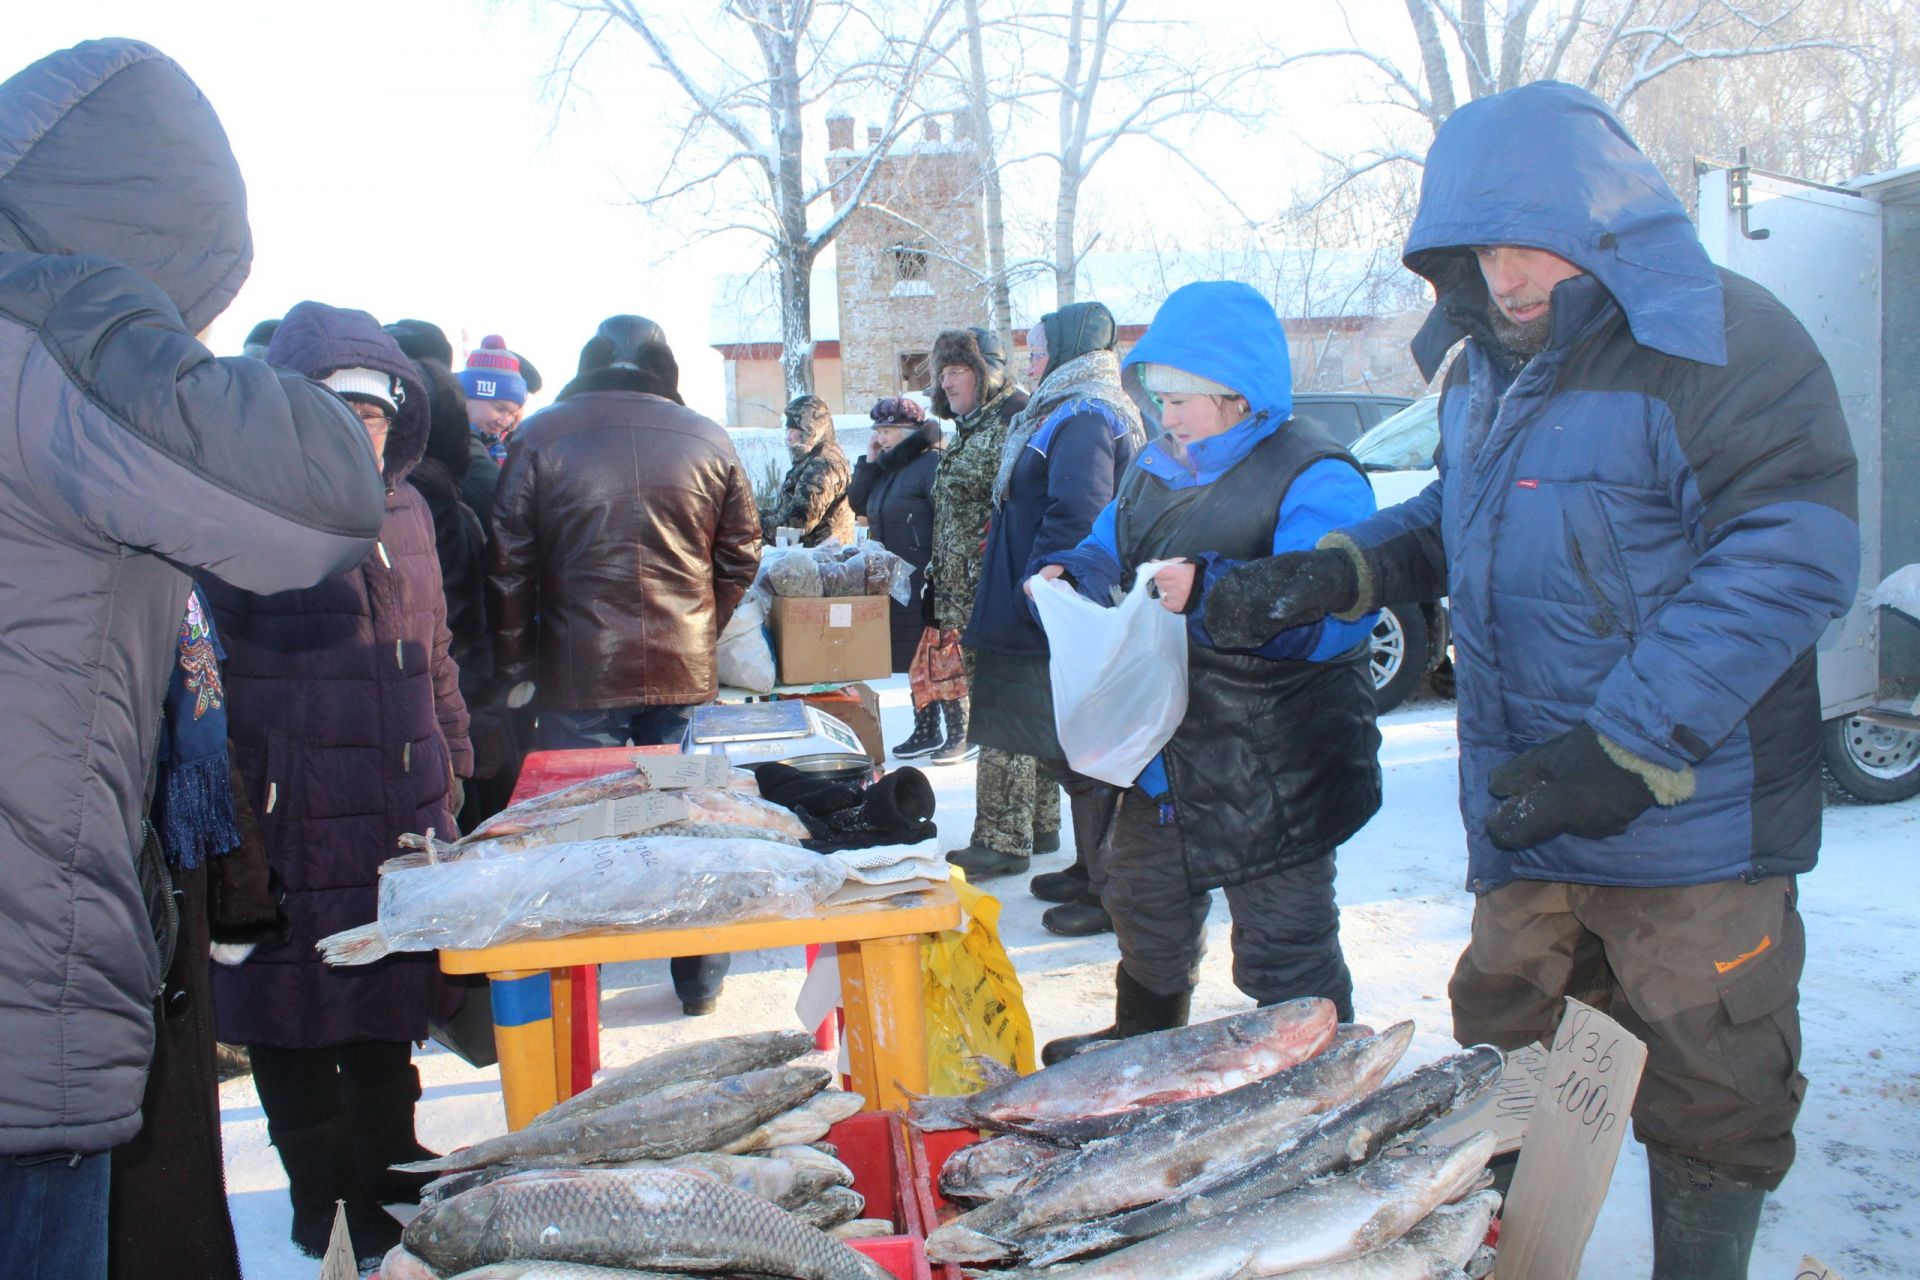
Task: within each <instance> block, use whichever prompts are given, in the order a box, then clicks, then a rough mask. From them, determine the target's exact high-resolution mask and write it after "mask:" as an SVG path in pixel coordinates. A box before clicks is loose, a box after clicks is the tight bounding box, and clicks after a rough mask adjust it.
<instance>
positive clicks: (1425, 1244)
mask: <svg viewBox="0 0 1920 1280" xmlns="http://www.w3.org/2000/svg"><path fill="white" fill-rule="evenodd" d="M1498 1212H1500V1193H1499V1192H1498V1191H1476V1192H1474V1193H1473V1194H1472V1195H1470V1196H1468V1197H1467V1198H1466V1199H1465V1200H1462V1201H1460V1202H1459V1203H1457V1204H1443V1205H1441V1206H1440V1207H1439V1208H1437V1209H1435V1210H1434V1211H1433V1212H1432V1213H1430V1214H1428V1215H1427V1216H1426V1217H1424V1218H1422V1219H1421V1220H1420V1222H1419V1223H1418V1225H1416V1226H1415V1227H1414V1228H1413V1230H1411V1231H1409V1232H1407V1234H1405V1235H1404V1236H1401V1237H1400V1238H1399V1239H1398V1240H1395V1241H1394V1242H1393V1243H1392V1244H1387V1245H1382V1246H1380V1247H1379V1248H1378V1249H1369V1250H1368V1251H1367V1252H1365V1253H1363V1254H1361V1255H1360V1256H1359V1257H1357V1258H1349V1259H1347V1260H1346V1261H1345V1262H1334V1263H1329V1264H1328V1265H1326V1266H1324V1267H1308V1268H1307V1269H1306V1270H1305V1271H1295V1272H1293V1273H1292V1274H1291V1275H1290V1276H1289V1277H1288V1280H1457V1277H1459V1276H1460V1275H1461V1274H1462V1271H1463V1269H1464V1268H1465V1267H1466V1265H1467V1263H1469V1262H1470V1261H1472V1260H1473V1255H1474V1253H1475V1251H1477V1250H1478V1249H1479V1248H1480V1243H1481V1241H1483V1240H1485V1239H1486V1238H1487V1228H1488V1227H1489V1226H1490V1225H1491V1224H1492V1222H1493V1215H1494V1214H1496V1213H1498Z"/></svg>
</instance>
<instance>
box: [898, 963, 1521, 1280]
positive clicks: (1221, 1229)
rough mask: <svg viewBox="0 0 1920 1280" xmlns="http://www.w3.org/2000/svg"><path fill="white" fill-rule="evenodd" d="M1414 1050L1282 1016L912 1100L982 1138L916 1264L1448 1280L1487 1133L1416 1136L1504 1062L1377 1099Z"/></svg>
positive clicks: (1428, 1070) (1476, 1187) (928, 1119)
mask: <svg viewBox="0 0 1920 1280" xmlns="http://www.w3.org/2000/svg"><path fill="white" fill-rule="evenodd" d="M1412 1037H1413V1024H1412V1023H1411V1022H1402V1023H1399V1024H1397V1025H1395V1026H1392V1027H1389V1028H1387V1029H1386V1030H1385V1031H1382V1032H1380V1033H1378V1034H1374V1033H1373V1032H1372V1031H1371V1030H1369V1029H1368V1028H1365V1027H1339V1026H1336V1024H1335V1019H1334V1012H1333V1006H1332V1005H1331V1004H1329V1003H1328V1002H1327V1001H1324V1000H1294V1001H1290V1002H1288V1003H1286V1004H1281V1005H1274V1006H1271V1007H1269V1008H1263V1009H1255V1010H1251V1011H1249V1012H1247V1013H1241V1014H1236V1015H1233V1016H1231V1017H1227V1018H1221V1019H1217V1020H1215V1021H1212V1022H1205V1023H1200V1024H1196V1025H1194V1026H1189V1027H1182V1028H1177V1029H1175V1030H1171V1031H1162V1032H1155V1033H1153V1034H1151V1035H1146V1036H1140V1037H1137V1038H1135V1039H1130V1040H1120V1041H1114V1042H1112V1043H1110V1044H1105V1045H1100V1046H1098V1047H1096V1048H1093V1049H1090V1050H1088V1051H1086V1052H1083V1053H1081V1054H1078V1055H1076V1056H1074V1057H1072V1058H1069V1059H1067V1060H1066V1061H1064V1062H1061V1063H1058V1064H1056V1065H1054V1066H1051V1067H1048V1068H1046V1069H1045V1070H1043V1071H1040V1072H1037V1073H1035V1074H1033V1075H1030V1076H1026V1077H1009V1078H1005V1079H1003V1080H1001V1081H1000V1082H999V1083H996V1084H993V1085H991V1086H989V1087H988V1088H986V1089H984V1090H982V1091H981V1092H979V1093H976V1094H973V1095H971V1096H967V1097H959V1098H922V1099H918V1100H916V1102H915V1104H914V1109H913V1115H912V1117H911V1119H912V1121H913V1123H915V1124H916V1125H918V1126H919V1127H921V1128H956V1127H969V1128H979V1129H982V1130H986V1131H989V1132H990V1134H991V1136H988V1137H986V1138H984V1139H983V1140H982V1141H981V1142H978V1143H975V1144H973V1145H971V1146H967V1147H963V1148H961V1149H960V1150H959V1151H957V1152H955V1153H954V1155H953V1157H952V1158H951V1159H949V1160H948V1162H947V1164H946V1166H945V1167H944V1168H943V1169H942V1171H941V1176H940V1189H941V1191H942V1193H943V1194H944V1195H946V1196H947V1198H948V1199H950V1200H953V1201H955V1202H956V1203H958V1204H962V1205H970V1206H973V1207H972V1208H970V1209H969V1210H968V1211H967V1212H965V1213H963V1214H961V1215H960V1216H959V1217H956V1218H954V1219H952V1220H951V1221H949V1222H947V1223H946V1224H945V1225H943V1226H941V1227H940V1228H938V1229H937V1230H935V1231H934V1232H933V1233H932V1234H931V1235H930V1236H928V1237H927V1256H928V1257H929V1259H931V1260H933V1261H935V1262H951V1263H962V1264H966V1265H968V1266H970V1267H972V1266H990V1267H1000V1268H1006V1269H1004V1270H1001V1271H997V1272H994V1273H993V1274H995V1275H999V1276H1008V1277H1012V1276H1031V1275H1045V1276H1047V1277H1049V1278H1052V1277H1060V1278H1061V1280H1081V1278H1083V1277H1084V1278H1086V1280H1093V1278H1095V1277H1098V1278H1099V1280H1240V1278H1242V1277H1255V1276H1281V1275H1285V1276H1298V1277H1301V1278H1302V1280H1307V1278H1309V1277H1310V1278H1311V1280H1332V1278H1333V1277H1339V1278H1340V1280H1402V1278H1405V1280H1425V1278H1427V1277H1442V1276H1455V1275H1457V1274H1459V1269H1461V1268H1464V1267H1465V1266H1466V1265H1467V1264H1468V1263H1469V1262H1470V1261H1472V1260H1473V1259H1474V1256H1475V1254H1476V1252H1478V1251H1479V1250H1480V1245H1481V1242H1482V1240H1483V1239H1484V1238H1485V1236H1486V1234H1487V1227H1488V1224H1489V1222H1490V1221H1491V1220H1492V1217H1493V1215H1494V1214H1495V1213H1496V1212H1497V1211H1498V1209H1499V1203H1500V1198H1499V1196H1498V1195H1497V1194H1495V1193H1494V1192H1492V1191H1483V1190H1481V1189H1480V1188H1482V1187H1484V1186H1485V1185H1486V1182H1487V1175H1486V1164H1487V1160H1488V1158H1489V1157H1490V1156H1491V1155H1492V1154H1493V1135H1492V1134H1490V1133H1480V1134H1477V1135H1475V1136H1474V1137H1472V1138H1469V1139H1467V1140H1466V1141H1464V1142H1461V1143H1458V1144H1456V1145H1455V1146H1452V1147H1441V1148H1431V1149H1429V1148H1425V1147H1422V1146H1420V1145H1419V1131H1420V1130H1421V1129H1422V1128H1424V1127H1425V1126H1427V1125H1429V1124H1431V1123H1432V1122H1433V1121H1434V1120H1436V1119H1438V1118H1439V1117H1441V1116H1443V1115H1445V1114H1447V1113H1448V1112H1450V1111H1452V1110H1454V1109H1455V1108H1458V1107H1463V1106H1466V1105H1468V1104H1470V1103H1471V1102H1473V1101H1474V1100H1475V1099H1476V1098H1478V1097H1480V1096H1481V1095H1482V1094H1484V1093H1485V1092H1486V1091H1488V1090H1489V1089H1490V1088H1491V1087H1492V1086H1493V1084H1494V1082H1495V1080H1496V1078H1497V1077H1498V1076H1499V1074H1500V1068H1501V1066H1502V1059H1501V1054H1500V1052H1499V1050H1497V1049H1494V1048H1492V1047H1490V1046H1485V1045H1482V1046H1478V1047H1475V1048H1472V1049H1467V1050H1464V1051H1462V1052H1459V1053H1455V1054H1453V1055H1451V1056H1449V1057H1446V1058H1442V1059H1440V1060H1439V1061H1437V1062H1433V1063H1430V1064H1428V1065H1426V1066H1423V1067H1420V1068H1418V1069H1416V1070H1414V1071H1411V1072H1409V1073H1407V1074H1406V1075H1403V1076H1401V1077H1399V1078H1398V1079H1395V1080H1392V1081H1391V1082H1389V1077H1390V1076H1392V1074H1393V1071H1394V1068H1395V1067H1396V1066H1397V1065H1398V1064H1399V1061H1400V1057H1401V1055H1402V1054H1403V1053H1405V1052H1406V1049H1407V1045H1408V1043H1409V1042H1410V1041H1411V1040H1412ZM1482 1261H1483V1262H1484V1258H1483V1259H1482ZM1055 1264H1064V1265H1055Z"/></svg>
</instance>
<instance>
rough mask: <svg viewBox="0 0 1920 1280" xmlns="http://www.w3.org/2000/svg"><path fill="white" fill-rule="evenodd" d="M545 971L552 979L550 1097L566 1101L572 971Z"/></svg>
mask: <svg viewBox="0 0 1920 1280" xmlns="http://www.w3.org/2000/svg"><path fill="white" fill-rule="evenodd" d="M548 972H549V973H550V974H551V975H552V978H553V1096H554V1099H555V1101H565V1100H566V1099H568V1098H571V1097H572V1096H573V1016H574V1013H575V1009H574V995H575V987H574V981H573V970H572V969H571V968H567V969H551V970H549V971H548Z"/></svg>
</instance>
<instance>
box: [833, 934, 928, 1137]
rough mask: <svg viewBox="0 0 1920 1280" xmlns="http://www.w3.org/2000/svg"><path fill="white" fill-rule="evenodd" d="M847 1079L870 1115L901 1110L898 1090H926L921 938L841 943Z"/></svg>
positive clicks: (902, 1097)
mask: <svg viewBox="0 0 1920 1280" xmlns="http://www.w3.org/2000/svg"><path fill="white" fill-rule="evenodd" d="M839 950H840V996H841V999H842V1001H843V1002H844V1003H845V1005H846V1010H847V1028H846V1030H847V1074H848V1076H849V1077H850V1080H851V1083H852V1085H853V1091H854V1092H855V1093H858V1094H860V1095H861V1096H862V1097H864V1098H865V1099H866V1100H867V1109H868V1110H870V1111H903V1110H905V1109H906V1105H907V1097H906V1093H905V1092H903V1091H911V1092H914V1093H925V1092H926V1089H927V1021H926V1009H925V1006H924V1004H923V1000H924V998H925V997H924V993H923V990H922V986H921V981H922V980H921V976H920V935H918V934H913V935H910V936H908V937H902V938H870V939H867V940H866V941H863V942H842V943H840V944H839Z"/></svg>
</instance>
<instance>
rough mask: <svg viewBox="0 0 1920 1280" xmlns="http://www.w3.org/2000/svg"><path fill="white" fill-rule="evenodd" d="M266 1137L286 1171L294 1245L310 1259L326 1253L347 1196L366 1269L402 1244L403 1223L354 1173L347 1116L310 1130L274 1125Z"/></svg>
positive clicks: (356, 1247) (356, 1250)
mask: <svg viewBox="0 0 1920 1280" xmlns="http://www.w3.org/2000/svg"><path fill="white" fill-rule="evenodd" d="M267 1136H268V1138H269V1139H271V1140H272V1142H273V1145H274V1148H275V1149H276V1150H278V1151H279V1153H280V1163H281V1164H282V1165H284V1166H285V1167H286V1170H287V1193H288V1196H289V1198H291V1199H292V1201H293V1231H292V1232H291V1233H290V1234H291V1238H292V1240H293V1243H294V1246H295V1247H296V1248H298V1249H299V1250H300V1252H302V1253H304V1254H306V1255H307V1256H308V1257H309V1258H318V1257H320V1256H321V1255H322V1254H324V1253H325V1252H326V1251H327V1240H328V1238H329V1237H331V1236H332V1234H333V1213H334V1203H335V1202H336V1201H345V1202H346V1206H347V1232H348V1234H349V1235H350V1236H352V1237H353V1254H354V1259H355V1261H357V1262H358V1263H359V1265H360V1267H361V1269H362V1270H365V1269H366V1268H368V1267H369V1266H378V1265H379V1262H380V1259H381V1258H382V1257H384V1256H385V1255H386V1253H387V1251H388V1250H389V1249H391V1248H393V1246H395V1245H396V1244H399V1243H400V1224H399V1223H398V1222H397V1221H395V1220H394V1217H393V1215H392V1214H390V1213H388V1212H387V1211H386V1210H385V1209H382V1208H381V1207H380V1204H379V1202H378V1201H376V1200H375V1199H374V1198H373V1197H372V1195H370V1194H369V1193H368V1192H367V1190H366V1189H365V1188H364V1187H363V1186H361V1184H360V1179H359V1178H358V1177H357V1176H356V1175H355V1173H354V1168H353V1157H352V1152H351V1142H350V1139H349V1138H348V1136H347V1128H346V1124H345V1117H343V1116H339V1115H336V1116H334V1117H333V1118H332V1119H330V1120H328V1121H326V1122H325V1123H323V1124H317V1125H312V1126H309V1127H307V1128H305V1129H276V1128H273V1127H272V1126H271V1125H269V1126H268V1129H267Z"/></svg>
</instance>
